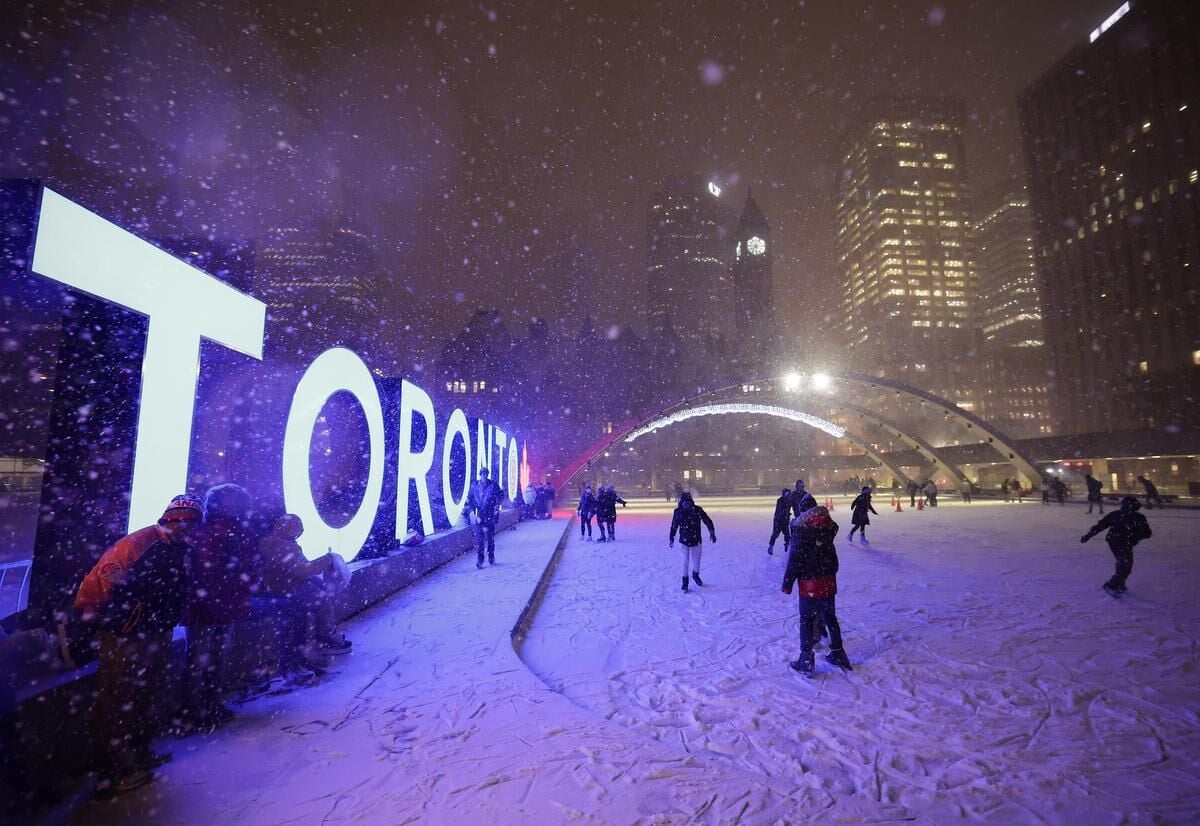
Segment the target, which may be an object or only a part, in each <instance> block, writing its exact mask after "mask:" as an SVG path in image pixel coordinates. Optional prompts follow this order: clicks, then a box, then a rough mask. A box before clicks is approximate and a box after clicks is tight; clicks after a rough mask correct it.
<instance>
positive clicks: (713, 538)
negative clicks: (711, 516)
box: [708, 533, 717, 545]
mask: <svg viewBox="0 0 1200 826" xmlns="http://www.w3.org/2000/svg"><path fill="white" fill-rule="evenodd" d="M708 538H709V540H710V541H711V542H712V543H713V544H714V545H716V544H717V535H716V534H715V533H710V534H709V535H708Z"/></svg>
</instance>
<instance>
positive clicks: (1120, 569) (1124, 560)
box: [1079, 496, 1154, 596]
mask: <svg viewBox="0 0 1200 826" xmlns="http://www.w3.org/2000/svg"><path fill="white" fill-rule="evenodd" d="M1141 507H1142V506H1141V503H1139V502H1138V500H1137V499H1136V498H1135V497H1133V496H1126V497H1125V498H1124V499H1122V500H1121V509H1120V510H1116V511H1112V512H1111V513H1109V514H1108V515H1107V516H1105V517H1104V518H1103V519H1101V520H1100V521H1099V522H1097V523H1096V524H1095V525H1093V526H1092V527H1091V530H1089V531H1088V532H1087V533H1085V534H1084V535H1083V536H1081V537H1079V541H1080V542H1087V541H1088V540H1089V539H1091V538H1092V537H1093V536H1095V535H1096V534H1098V533H1100V531H1103V530H1106V529H1107V530H1108V533H1107V534H1106V535H1105V537H1104V541H1106V542H1107V543H1108V549H1109V550H1110V551H1112V555H1113V559H1114V560H1116V566H1115V569H1114V570H1113V575H1112V577H1111V578H1110V579H1109V580H1108V582H1105V583H1104V584H1103V585H1102V586H1100V587H1102V588H1103V589H1104V590H1105V591H1108V592H1109V593H1110V594H1112V595H1113V596H1120V595H1121V594H1123V593H1125V590H1126V588H1125V581H1126V580H1127V579H1129V575H1130V574H1131V573H1133V548H1134V546H1135V545H1137V544H1138V543H1139V542H1141V541H1142V540H1143V539H1149V538H1150V537H1151V536H1152V535H1153V534H1154V532H1153V531H1151V530H1150V523H1149V522H1148V521H1147V520H1146V517H1145V516H1143V515H1142V514H1140V513H1138V511H1139V510H1140V509H1141Z"/></svg>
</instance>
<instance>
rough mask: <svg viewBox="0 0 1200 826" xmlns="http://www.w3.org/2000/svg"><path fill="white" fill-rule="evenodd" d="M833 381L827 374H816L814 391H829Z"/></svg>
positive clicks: (813, 378) (813, 381) (814, 376)
mask: <svg viewBox="0 0 1200 826" xmlns="http://www.w3.org/2000/svg"><path fill="white" fill-rule="evenodd" d="M830 382H831V379H830V378H829V376H828V374H826V373H814V374H813V377H812V383H813V389H815V390H828V389H829V385H830Z"/></svg>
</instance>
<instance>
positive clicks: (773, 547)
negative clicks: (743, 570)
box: [767, 545, 775, 556]
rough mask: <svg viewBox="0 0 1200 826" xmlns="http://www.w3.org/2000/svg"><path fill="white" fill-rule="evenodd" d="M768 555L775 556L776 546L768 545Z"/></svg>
mask: <svg viewBox="0 0 1200 826" xmlns="http://www.w3.org/2000/svg"><path fill="white" fill-rule="evenodd" d="M767 556H775V546H774V545H768V546H767Z"/></svg>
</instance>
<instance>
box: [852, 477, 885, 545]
mask: <svg viewBox="0 0 1200 826" xmlns="http://www.w3.org/2000/svg"><path fill="white" fill-rule="evenodd" d="M868 512H870V513H873V514H875V515H876V516H879V512H878V511H877V510H875V508H873V507H871V489H870V488H869V487H864V488H863V489H862V492H861V493H859V494H858V496H856V497H855V498H854V501H853V502H851V503H850V524H851V525H852V527H851V528H850V536H849V537H848V538H847V539H848V541H850V542H853V541H854V532H855V531H858V535H859V536H860V537H861V538H862V541H863V542H866V541H867V525H870V524H871V517H869V516H867V513H868Z"/></svg>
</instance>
